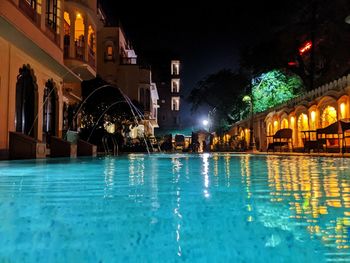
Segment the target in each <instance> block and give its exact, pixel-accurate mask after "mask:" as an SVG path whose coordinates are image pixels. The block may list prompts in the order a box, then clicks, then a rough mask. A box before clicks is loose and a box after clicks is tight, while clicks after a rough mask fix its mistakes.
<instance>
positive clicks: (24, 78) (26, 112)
mask: <svg viewBox="0 0 350 263" xmlns="http://www.w3.org/2000/svg"><path fill="white" fill-rule="evenodd" d="M37 92H38V89H37V84H36V78H35V75H34V72H33V70H32V69H31V67H30V66H29V65H23V67H22V68H20V69H19V75H18V76H17V83H16V119H15V126H16V131H17V132H21V133H23V134H26V135H29V136H32V137H34V121H35V113H36V110H35V105H36V102H37Z"/></svg>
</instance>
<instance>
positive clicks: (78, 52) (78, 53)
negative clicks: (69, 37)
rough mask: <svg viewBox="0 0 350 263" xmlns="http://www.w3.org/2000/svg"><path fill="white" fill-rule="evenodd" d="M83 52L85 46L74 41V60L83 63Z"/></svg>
mask: <svg viewBox="0 0 350 263" xmlns="http://www.w3.org/2000/svg"><path fill="white" fill-rule="evenodd" d="M84 52H85V44H84V43H79V42H78V41H75V58H76V59H79V60H82V61H85V60H84Z"/></svg>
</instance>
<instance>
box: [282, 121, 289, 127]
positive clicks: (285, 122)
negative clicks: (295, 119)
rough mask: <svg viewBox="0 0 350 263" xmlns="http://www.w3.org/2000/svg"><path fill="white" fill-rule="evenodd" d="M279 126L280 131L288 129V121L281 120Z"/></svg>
mask: <svg viewBox="0 0 350 263" xmlns="http://www.w3.org/2000/svg"><path fill="white" fill-rule="evenodd" d="M281 126H282V127H281V128H282V129H286V128H289V127H288V120H287V119H283V120H282V124H281Z"/></svg>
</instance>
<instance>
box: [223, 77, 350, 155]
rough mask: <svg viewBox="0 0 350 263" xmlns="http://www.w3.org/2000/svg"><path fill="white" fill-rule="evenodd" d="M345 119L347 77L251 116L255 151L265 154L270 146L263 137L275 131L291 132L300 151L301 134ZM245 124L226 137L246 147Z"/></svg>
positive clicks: (349, 99) (349, 90)
mask: <svg viewBox="0 0 350 263" xmlns="http://www.w3.org/2000/svg"><path fill="white" fill-rule="evenodd" d="M349 118H350V75H347V76H344V77H342V78H340V79H337V80H334V81H332V82H330V83H327V84H326V85H323V86H320V87H318V88H316V89H314V90H312V91H309V92H307V93H306V94H304V95H302V96H300V97H297V98H295V99H292V100H290V101H287V102H286V103H284V104H282V105H279V106H277V107H274V108H271V109H268V110H266V111H264V112H261V113H257V114H255V115H254V126H253V128H254V129H253V130H254V138H255V142H256V143H257V148H258V149H259V150H261V151H266V149H267V146H268V143H269V142H270V141H269V137H267V136H271V135H274V134H275V133H276V131H278V130H279V129H282V128H290V129H292V130H293V145H294V146H295V148H303V147H304V139H305V138H304V137H305V136H304V133H303V132H302V131H308V130H313V131H315V130H316V129H318V128H325V127H327V126H328V125H330V124H332V123H334V122H336V121H338V120H346V121H348V120H349ZM249 121H250V120H249V119H248V120H242V121H240V122H237V123H235V124H234V125H233V126H232V128H231V130H230V132H229V134H230V135H237V136H239V137H240V138H244V139H245V140H246V141H247V143H248V142H249V136H250V130H249V124H250V122H249ZM310 136H311V139H313V140H314V139H316V138H315V136H316V133H312V134H311V135H310ZM347 140H348V139H347ZM330 143H331V142H330ZM340 144H341V142H340ZM348 144H349V142H348V141H347V145H348Z"/></svg>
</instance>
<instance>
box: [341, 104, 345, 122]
mask: <svg viewBox="0 0 350 263" xmlns="http://www.w3.org/2000/svg"><path fill="white" fill-rule="evenodd" d="M340 118H342V119H344V118H346V114H345V103H344V102H343V103H342V104H340Z"/></svg>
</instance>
